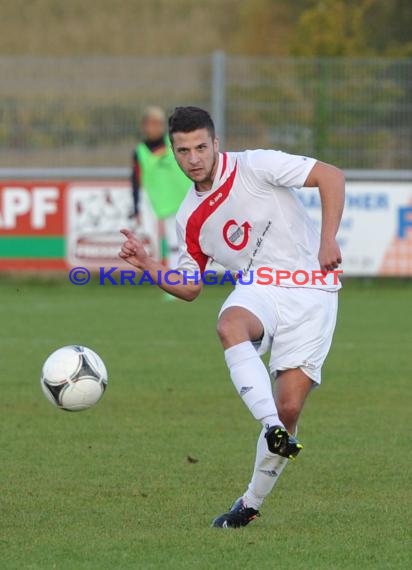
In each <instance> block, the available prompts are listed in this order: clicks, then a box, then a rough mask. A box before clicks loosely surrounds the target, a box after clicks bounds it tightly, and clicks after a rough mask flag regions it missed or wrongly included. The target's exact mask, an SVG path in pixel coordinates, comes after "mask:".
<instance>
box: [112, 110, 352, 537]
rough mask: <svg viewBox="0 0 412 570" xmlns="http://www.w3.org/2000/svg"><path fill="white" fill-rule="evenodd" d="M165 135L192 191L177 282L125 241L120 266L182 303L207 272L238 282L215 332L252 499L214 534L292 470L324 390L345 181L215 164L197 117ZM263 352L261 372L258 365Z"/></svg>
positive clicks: (308, 170)
mask: <svg viewBox="0 0 412 570" xmlns="http://www.w3.org/2000/svg"><path fill="white" fill-rule="evenodd" d="M169 135H170V138H171V142H172V145H173V151H174V154H175V157H176V160H177V162H178V163H179V165H180V167H181V168H182V170H183V171H184V173H185V174H186V175H187V176H188V177H189V178H190V179H191V180H192V181H193V183H194V184H193V186H192V188H191V189H190V190H189V192H188V194H187V196H186V198H185V199H184V201H183V203H182V205H181V207H180V209H179V211H178V213H177V234H178V238H179V251H180V257H179V264H178V267H177V270H176V271H175V272H174V275H173V282H171V280H170V279H169V280H165V279H162V275H163V273H165V271H166V270H165V268H164V267H163V266H162V265H161V264H160V263H159V262H157V261H155V260H154V259H153V258H151V257H150V256H148V254H147V253H146V251H145V249H144V247H143V245H142V244H141V243H140V242H139V241H138V240H137V239H136V237H135V236H134V235H133V234H132V233H131V232H129V231H128V230H122V233H123V234H124V235H125V237H126V241H125V242H124V243H123V245H122V249H121V252H120V256H121V257H122V258H123V259H125V260H126V261H128V262H129V263H130V264H131V265H133V266H135V267H137V268H138V269H140V270H143V271H146V272H147V273H149V274H150V276H151V278H152V279H153V280H154V281H155V282H156V283H157V284H158V285H159V286H160V287H161V288H162V289H164V290H165V291H167V292H168V293H171V294H172V295H175V296H176V297H179V298H181V299H185V300H187V301H192V300H193V299H195V298H196V297H197V296H198V295H199V293H200V292H201V289H202V279H201V276H202V275H203V274H204V272H205V268H206V263H207V262H208V260H213V261H215V262H217V263H219V264H221V265H223V266H224V267H225V269H227V270H230V271H232V272H233V274H236V275H237V276H238V282H237V284H236V286H235V288H234V290H233V291H232V293H231V294H230V295H229V297H228V298H227V299H226V301H225V302H224V304H223V306H222V308H221V311H220V313H219V318H218V325H217V332H218V335H219V337H220V340H221V343H222V345H223V349H224V354H225V360H226V364H227V366H228V369H229V372H230V376H231V379H232V381H233V384H234V386H235V388H236V390H237V392H238V393H239V395H240V397H241V398H242V400H243V402H244V403H245V404H246V406H247V407H248V408H249V410H250V412H251V413H252V414H253V416H254V418H255V419H256V420H257V421H259V422H260V423H261V425H262V431H261V433H260V436H259V438H258V442H257V451H256V459H255V466H254V470H253V474H252V478H251V480H250V482H249V485H248V487H247V488H246V490H245V492H244V493H243V495H242V496H241V497H240V498H238V499H237V500H236V501H235V502H234V503H233V505H232V507H231V508H230V510H229V511H228V512H225V513H223V514H222V515H220V516H218V517H217V518H215V519H214V521H213V524H212V526H214V527H219V528H238V527H242V526H246V525H247V524H248V523H249V522H250V521H252V520H254V519H255V518H256V517H257V516H259V508H260V506H261V505H262V503H263V501H264V499H265V497H266V496H267V495H268V494H269V493H270V492H271V490H272V489H273V487H274V485H275V484H276V482H277V480H278V478H279V476H280V474H281V473H282V471H283V469H284V468H285V466H286V464H287V462H288V460H289V459H292V458H294V457H296V456H297V455H298V453H299V452H300V450H301V449H302V445H301V444H300V443H299V442H298V440H297V439H296V430H297V422H298V418H299V415H300V413H301V411H302V408H303V405H304V402H305V400H306V397H307V396H308V394H309V393H310V392H311V390H312V388H314V387H315V386H317V385H319V384H320V382H321V368H322V364H323V362H324V360H325V358H326V355H327V353H328V351H329V348H330V345H331V341H332V336H333V331H334V328H335V323H336V314H337V297H338V293H337V291H338V289H339V288H340V283H339V280H338V279H337V275H336V271H335V270H336V269H337V268H338V266H339V264H340V263H341V262H342V259H341V253H340V249H339V246H338V244H337V241H336V233H337V231H338V228H339V224H340V220H341V217H342V211H343V206H344V193H345V180H344V175H343V173H342V172H341V171H340V170H339V169H337V168H335V167H334V166H331V165H329V164H325V163H322V162H320V161H317V160H315V159H313V158H308V157H303V156H294V155H290V154H286V153H283V152H280V151H274V150H253V151H245V152H229V153H220V152H219V148H218V139H217V138H216V135H215V128H214V124H213V121H212V119H211V117H210V115H209V114H208V113H207V112H206V111H204V110H203V109H199V108H197V107H178V108H177V109H175V111H174V113H173V115H172V116H171V117H170V119H169ZM303 186H306V187H318V188H319V194H320V199H321V204H322V225H321V232H320V235H319V233H318V232H317V230H316V228H315V227H314V225H313V223H312V222H311V220H310V218H309V216H308V214H307V212H306V211H305V209H304V207H303V205H302V203H301V202H300V200H299V198H298V197H297V195H296V192H295V190H294V189H295V188H301V187H303ZM268 350H269V351H270V360H269V371H268V370H267V368H266V366H265V365H264V363H263V362H262V360H261V357H260V356H261V355H262V354H264V353H265V352H266V351H268ZM271 376H272V379H273V385H272V382H271Z"/></svg>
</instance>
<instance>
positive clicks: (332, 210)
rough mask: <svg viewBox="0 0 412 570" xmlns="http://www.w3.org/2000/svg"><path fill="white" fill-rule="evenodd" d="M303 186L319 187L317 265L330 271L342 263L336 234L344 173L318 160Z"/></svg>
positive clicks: (341, 210)
mask: <svg viewBox="0 0 412 570" xmlns="http://www.w3.org/2000/svg"><path fill="white" fill-rule="evenodd" d="M305 186H307V187H316V186H317V187H318V188H319V194H320V200H321V203H322V228H321V234H320V248H319V256H318V258H319V265H320V268H321V269H322V271H331V270H333V269H336V268H337V267H338V266H339V264H340V263H342V254H341V251H340V248H339V245H338V243H337V241H336V234H337V232H338V229H339V224H340V221H341V218H342V213H343V207H344V205H345V175H344V174H343V172H342V171H341V170H339V168H336V167H335V166H332V165H331V164H326V163H324V162H319V161H318V162H316V163H315V166H314V167H313V168H312V170H311V171H310V173H309V176H308V178H307V179H306V182H305Z"/></svg>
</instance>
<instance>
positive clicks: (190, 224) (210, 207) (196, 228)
mask: <svg viewBox="0 0 412 570" xmlns="http://www.w3.org/2000/svg"><path fill="white" fill-rule="evenodd" d="M224 156H225V155H224ZM236 172H237V162H236V164H235V166H234V168H233V170H232V172H231V173H230V175H229V177H228V178H227V180H226V181H225V182H224V184H222V186H220V187H219V188H217V190H215V191H214V192H213V194H211V195H210V196H208V197H207V198H206V199H205V200H203V202H202V203H201V204H200V205H199V206H198V207H197V208H196V210H194V211H193V212H192V213H191V215H190V217H189V219H188V220H187V224H186V237H185V239H186V247H187V252H188V254H189V255H190V256H191V257H193V259H194V260H195V261H196V263H197V264H198V266H199V269H200V271H201V272H203V271H204V270H205V267H206V263H207V260H208V258H209V256H208V255H206V254H205V253H203V251H202V248H201V247H200V242H199V236H200V231H201V229H202V226H203V224H204V223H205V221H206V220H207V219H208V218H209V216H211V214H213V213H214V212H215V211H216V210H217V209H218V208H219V206H221V205H222V204H223V202H224V201H225V200H226V198H227V197H228V196H229V193H230V191H231V190H232V187H233V183H234V181H235V178H236Z"/></svg>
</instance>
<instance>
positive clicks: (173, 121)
mask: <svg viewBox="0 0 412 570" xmlns="http://www.w3.org/2000/svg"><path fill="white" fill-rule="evenodd" d="M198 129H207V130H208V131H209V134H210V136H211V137H212V139H214V138H215V136H216V133H215V125H214V123H213V120H212V117H211V116H210V115H209V113H208V112H207V111H205V110H204V109H200V108H199V107H176V109H175V110H174V111H173V113H172V115H170V117H169V137H170V140H171V141H173V135H174V134H175V133H191V132H192V131H197V130H198Z"/></svg>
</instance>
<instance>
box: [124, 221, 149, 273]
mask: <svg viewBox="0 0 412 570" xmlns="http://www.w3.org/2000/svg"><path fill="white" fill-rule="evenodd" d="M120 233H122V234H123V235H124V236H125V237H126V241H125V242H124V243H123V245H122V248H121V250H120V253H119V257H121V258H122V259H124V260H125V261H127V263H130V265H134V266H135V267H137V268H138V269H144V266H145V262H146V261H147V260H148V259H149V255H148V254H147V252H146V250H145V248H144V245H143V244H142V242H141V241H139V240H138V239H137V237H136V236H135V235H134V234H133V233H132V232H131V231H130V230H120Z"/></svg>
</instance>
